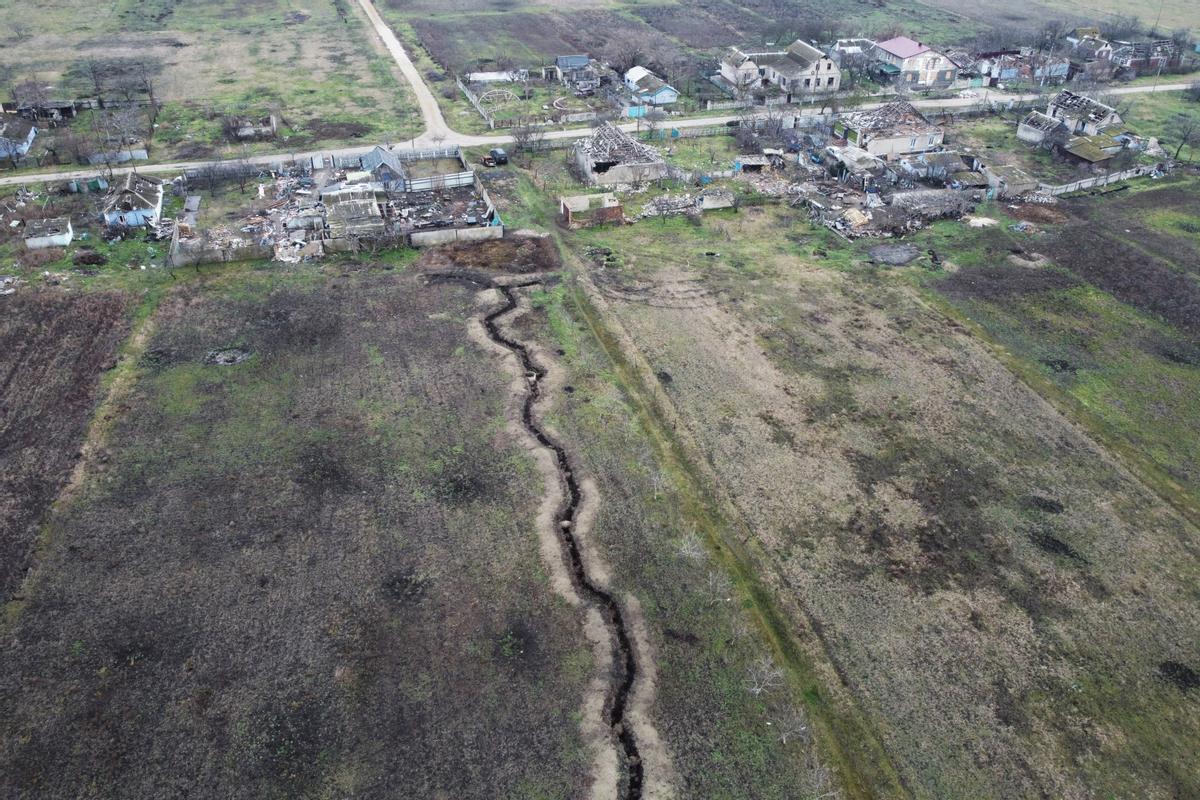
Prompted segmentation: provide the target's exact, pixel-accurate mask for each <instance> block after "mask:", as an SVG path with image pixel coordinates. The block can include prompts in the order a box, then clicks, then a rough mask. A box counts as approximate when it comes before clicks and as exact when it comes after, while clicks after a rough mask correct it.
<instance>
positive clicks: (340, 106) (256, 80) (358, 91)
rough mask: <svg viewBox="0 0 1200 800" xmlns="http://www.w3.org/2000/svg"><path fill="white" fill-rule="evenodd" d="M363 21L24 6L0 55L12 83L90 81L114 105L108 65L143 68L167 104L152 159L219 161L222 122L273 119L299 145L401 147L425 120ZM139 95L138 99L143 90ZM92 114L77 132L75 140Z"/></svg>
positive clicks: (145, 7)
mask: <svg viewBox="0 0 1200 800" xmlns="http://www.w3.org/2000/svg"><path fill="white" fill-rule="evenodd" d="M339 9H340V12H339ZM358 13H359V12H358V11H357V10H356V4H355V3H333V4H329V3H317V4H313V5H311V6H309V7H307V8H306V9H304V10H298V9H296V8H294V7H293V6H292V5H291V4H289V3H284V2H282V0H267V1H266V2H258V3H247V2H243V0H221V1H220V2H213V3H185V4H177V3H173V2H161V1H158V0H156V2H151V3H140V4H139V3H134V2H131V0H122V1H121V2H117V3H114V4H110V5H106V6H105V7H103V8H96V7H94V6H93V5H89V4H86V3H81V2H79V0H71V2H68V3H56V4H48V5H44V6H41V7H37V8H31V9H28V10H27V11H26V12H25V13H24V14H23V15H22V16H23V19H24V21H25V25H26V35H25V36H23V37H20V38H19V39H9V40H8V41H6V42H4V45H3V47H4V55H5V61H6V65H7V66H10V67H12V71H13V75H14V76H15V78H14V79H15V80H24V79H25V78H26V77H34V76H36V77H37V79H38V80H39V81H45V82H47V83H49V84H52V85H53V86H54V95H55V96H64V97H71V98H74V97H93V96H95V94H96V78H97V76H98V77H99V80H100V82H101V85H102V86H103V87H104V88H103V91H104V92H105V93H106V94H107V95H108V97H109V99H114V98H119V97H121V96H122V90H121V89H120V86H119V84H121V81H120V80H118V79H117V78H116V77H115V74H116V73H115V72H114V70H113V66H114V65H121V64H126V65H127V64H130V63H134V62H141V63H144V64H146V65H147V69H146V71H145V74H146V75H147V76H148V79H149V81H150V83H151V84H152V86H153V90H154V95H155V97H156V98H157V99H158V100H159V101H160V102H163V103H164V107H163V110H162V114H161V115H160V117H159V118H158V120H157V122H158V126H159V127H158V129H157V131H156V133H155V137H154V140H153V142H152V144H155V145H157V146H158V149H157V151H156V152H155V157H156V158H157V157H168V156H174V155H179V154H182V155H187V156H189V157H199V156H203V155H207V154H211V153H220V152H223V149H224V147H225V145H227V144H228V142H227V141H226V138H227V137H226V136H225V135H224V131H223V130H222V128H223V120H224V118H225V116H226V115H228V114H237V115H240V116H245V117H247V118H255V119H257V118H259V117H264V116H265V115H267V114H269V113H272V112H274V113H276V114H277V115H278V116H279V117H280V118H281V125H280V131H279V136H278V139H279V140H283V139H286V141H288V143H289V145H290V146H295V147H300V146H302V145H305V146H307V145H311V144H314V143H316V142H347V141H353V140H355V139H359V138H364V137H368V136H374V137H377V138H383V137H389V138H392V139H394V140H399V139H403V138H406V136H405V134H409V135H411V133H412V132H413V131H415V130H416V129H417V128H418V127H419V122H420V121H419V119H417V118H416V116H415V114H413V113H411V112H412V109H413V108H414V103H413V102H412V99H411V92H410V90H409V88H408V87H407V85H406V84H405V83H404V82H403V81H402V80H400V79H399V78H397V76H396V73H395V72H394V69H393V67H394V65H393V64H392V62H391V61H390V59H389V58H388V57H387V56H386V55H385V54H384V53H382V51H381V45H380V43H379V42H378V39H377V37H376V36H375V35H374V33H373V32H372V31H371V30H370V28H369V27H368V26H367V25H366V24H365V22H364V21H363V20H362V19H360V17H359V16H358ZM93 65H95V66H96V70H95V71H93V69H92V66H93ZM133 74H135V75H136V76H137V77H138V78H139V79H140V77H141V75H142V74H143V72H142V70H141V69H137V70H134V71H133ZM136 93H137V95H138V96H139V97H142V96H143V93H142V90H141V84H140V82H139V84H138V87H137V89H136ZM87 117H88V115H86V114H85V115H84V118H83V119H81V120H78V121H77V124H76V125H75V128H76V129H77V131H78V133H79V134H80V135H83V134H84V133H86V130H87V128H88V127H89V125H90V123H89V120H88V118H87ZM275 146H276V147H278V145H275ZM263 147H264V144H263V143H258V144H256V145H252V149H262V148H263ZM164 150H165V152H164ZM239 152H240V148H239Z"/></svg>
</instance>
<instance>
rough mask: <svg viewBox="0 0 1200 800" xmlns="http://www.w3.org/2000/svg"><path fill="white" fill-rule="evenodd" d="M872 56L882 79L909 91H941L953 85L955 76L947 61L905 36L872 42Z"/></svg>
mask: <svg viewBox="0 0 1200 800" xmlns="http://www.w3.org/2000/svg"><path fill="white" fill-rule="evenodd" d="M873 55H874V56H875V60H876V62H877V64H878V69H879V72H880V73H882V74H883V76H884V77H885V78H889V79H891V81H892V82H893V83H894V84H895V85H897V86H906V87H908V88H910V89H939V88H944V87H946V86H949V85H950V84H952V83H954V77H955V75H956V74H957V73H958V68H957V67H956V66H955V64H954V62H953V61H951V60H950V59H949V58H947V57H946V56H944V55H942V54H941V53H939V52H938V51H936V50H934V49H933V48H931V47H930V46H929V45H926V44H921V43H920V42H915V41H913V40H912V39H909V38H908V37H907V36H897V37H896V38H894V39H888V40H887V41H886V42H876V43H875V50H874V53H873Z"/></svg>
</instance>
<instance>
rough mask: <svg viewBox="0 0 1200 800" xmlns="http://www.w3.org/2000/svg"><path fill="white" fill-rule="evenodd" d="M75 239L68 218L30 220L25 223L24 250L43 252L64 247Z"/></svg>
mask: <svg viewBox="0 0 1200 800" xmlns="http://www.w3.org/2000/svg"><path fill="white" fill-rule="evenodd" d="M74 238H75V230H74V229H73V228H72V227H71V218H70V217H55V218H53V219H38V220H30V221H29V222H26V223H25V249H26V250H45V249H46V248H47V247H66V246H67V245H69V244H70V243H71V242H72V240H74Z"/></svg>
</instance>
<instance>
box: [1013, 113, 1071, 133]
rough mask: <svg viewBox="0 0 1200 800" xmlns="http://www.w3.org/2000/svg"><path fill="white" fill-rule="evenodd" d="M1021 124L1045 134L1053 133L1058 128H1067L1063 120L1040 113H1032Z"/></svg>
mask: <svg viewBox="0 0 1200 800" xmlns="http://www.w3.org/2000/svg"><path fill="white" fill-rule="evenodd" d="M1021 124H1022V125H1025V126H1027V127H1030V128H1034V129H1036V130H1039V131H1043V132H1045V133H1053V132H1054V131H1055V130H1057V129H1058V128H1062V127H1065V126H1064V125H1063V123H1062V120H1057V119H1055V118H1054V117H1050V116H1047V115H1045V114H1043V113H1042V112H1040V111H1030V112H1029V113H1028V114H1027V115H1026V116H1025V119H1023V120H1021Z"/></svg>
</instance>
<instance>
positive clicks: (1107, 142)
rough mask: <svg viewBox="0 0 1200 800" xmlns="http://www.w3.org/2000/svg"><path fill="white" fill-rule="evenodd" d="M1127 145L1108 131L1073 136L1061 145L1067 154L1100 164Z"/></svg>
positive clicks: (1090, 162) (1080, 159)
mask: <svg viewBox="0 0 1200 800" xmlns="http://www.w3.org/2000/svg"><path fill="white" fill-rule="evenodd" d="M1124 148H1125V145H1124V144H1122V143H1121V142H1119V141H1117V140H1116V139H1114V138H1113V137H1111V136H1109V135H1108V134H1107V133H1096V134H1092V135H1090V136H1089V135H1083V136H1072V137H1071V138H1070V139H1068V140H1067V141H1066V143H1065V144H1063V145H1061V149H1062V151H1063V152H1064V153H1066V154H1067V155H1070V156H1073V157H1074V158H1076V159H1078V160H1079V161H1083V162H1086V163H1088V164H1100V163H1103V162H1105V161H1108V160H1109V159H1110V158H1112V157H1113V156H1115V155H1117V154H1118V153H1120V152H1121V151H1122V150H1123V149H1124Z"/></svg>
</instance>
